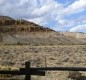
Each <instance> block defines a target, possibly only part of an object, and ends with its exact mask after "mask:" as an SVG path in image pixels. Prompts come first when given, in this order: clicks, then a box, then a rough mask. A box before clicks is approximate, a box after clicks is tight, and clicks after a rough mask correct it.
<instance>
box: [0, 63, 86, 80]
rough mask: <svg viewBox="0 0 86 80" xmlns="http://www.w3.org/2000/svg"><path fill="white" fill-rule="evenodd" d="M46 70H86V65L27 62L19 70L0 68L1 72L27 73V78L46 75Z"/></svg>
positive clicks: (12, 73)
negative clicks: (34, 63)
mask: <svg viewBox="0 0 86 80" xmlns="http://www.w3.org/2000/svg"><path fill="white" fill-rule="evenodd" d="M46 71H86V67H40V68H35V67H30V62H25V68H20V69H19V70H12V71H9V70H0V74H11V75H25V80H31V75H38V76H45V72H46Z"/></svg>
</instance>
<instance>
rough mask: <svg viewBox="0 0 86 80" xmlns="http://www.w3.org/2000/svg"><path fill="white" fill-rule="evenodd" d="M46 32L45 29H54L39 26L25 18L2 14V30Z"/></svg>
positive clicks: (5, 31) (0, 20)
mask: <svg viewBox="0 0 86 80" xmlns="http://www.w3.org/2000/svg"><path fill="white" fill-rule="evenodd" d="M26 31H28V32H37V31H41V32H43V31H44V32H45V31H53V30H52V29H49V28H44V27H42V26H39V25H37V24H35V23H33V22H29V21H26V20H23V19H18V20H15V19H12V18H10V17H8V16H0V32H3V33H9V32H13V33H15V32H26Z"/></svg>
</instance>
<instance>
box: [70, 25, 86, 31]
mask: <svg viewBox="0 0 86 80" xmlns="http://www.w3.org/2000/svg"><path fill="white" fill-rule="evenodd" d="M82 30H86V24H85V25H78V26H76V27H73V28H71V29H70V32H80V31H82Z"/></svg>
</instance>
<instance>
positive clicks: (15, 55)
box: [0, 45, 86, 80]
mask: <svg viewBox="0 0 86 80" xmlns="http://www.w3.org/2000/svg"><path fill="white" fill-rule="evenodd" d="M26 61H30V62H31V66H35V67H44V66H46V67H56V66H60V67H61V66H64V67H69V66H70V67H72V66H73V67H74V66H77V67H86V45H57V46H29V45H2V46H0V65H1V66H11V67H16V68H20V67H24V63H25V62H26ZM82 74H83V75H86V73H85V72H82ZM67 77H68V71H65V72H61V71H60V72H59V71H57V72H46V76H45V77H35V76H33V77H32V78H33V79H32V80H70V79H68V78H67Z"/></svg>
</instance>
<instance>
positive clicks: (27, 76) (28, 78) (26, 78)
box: [25, 62, 31, 80]
mask: <svg viewBox="0 0 86 80" xmlns="http://www.w3.org/2000/svg"><path fill="white" fill-rule="evenodd" d="M25 70H26V71H28V74H27V75H26V76H25V80H31V74H30V62H25Z"/></svg>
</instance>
